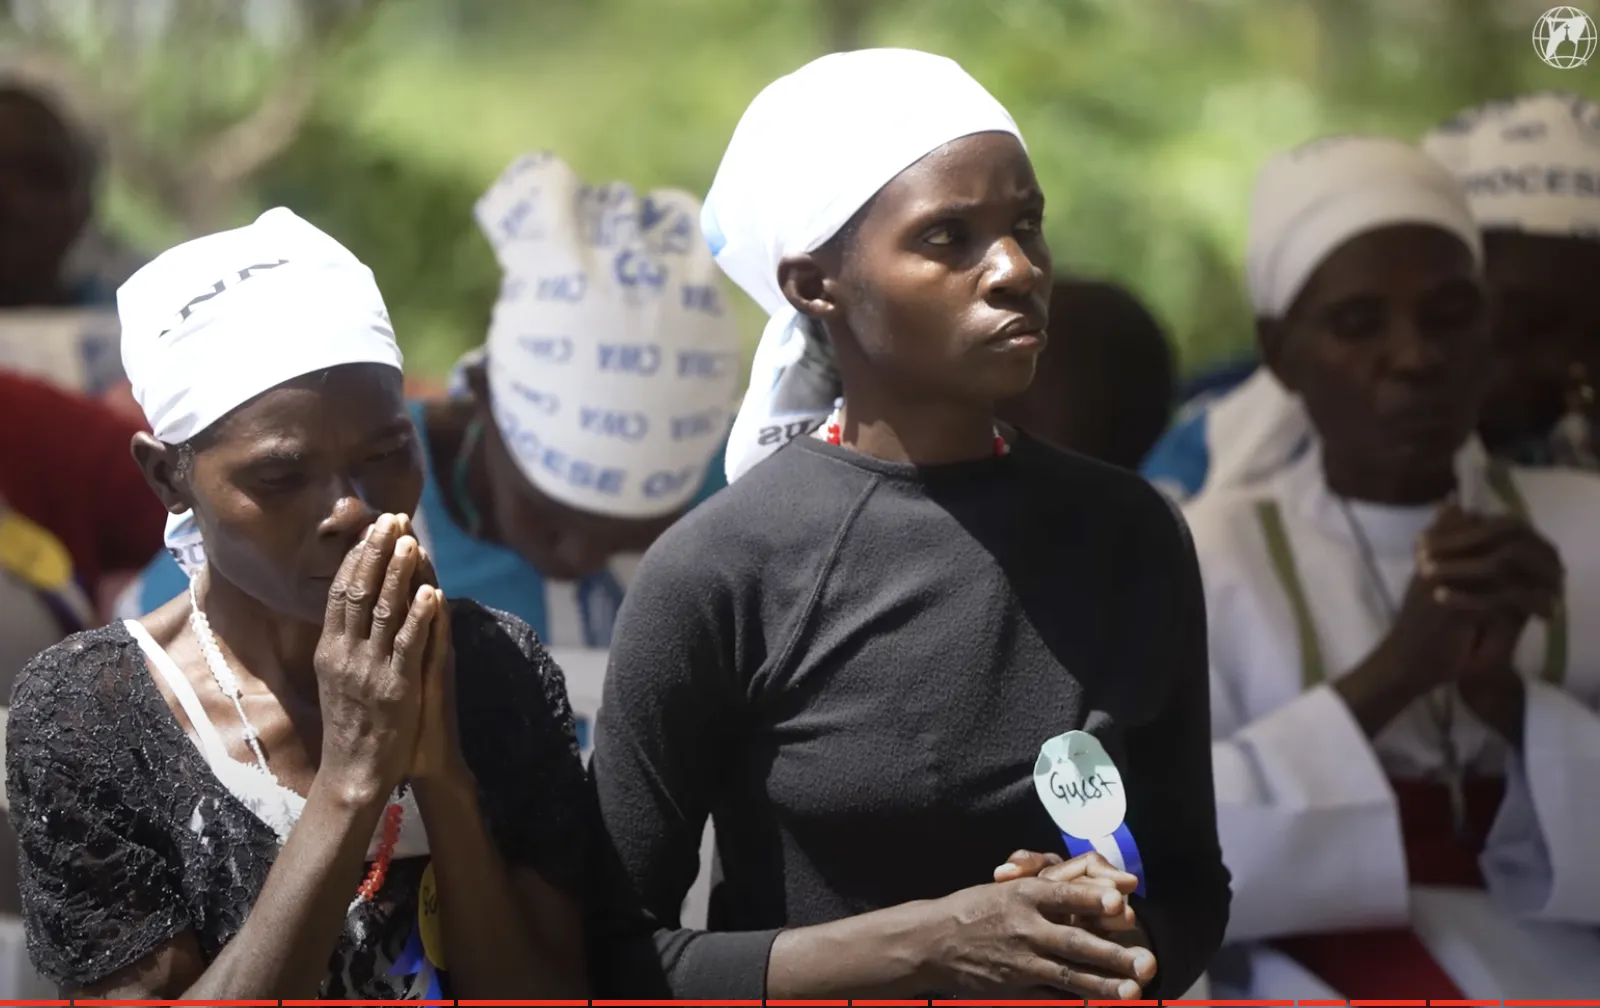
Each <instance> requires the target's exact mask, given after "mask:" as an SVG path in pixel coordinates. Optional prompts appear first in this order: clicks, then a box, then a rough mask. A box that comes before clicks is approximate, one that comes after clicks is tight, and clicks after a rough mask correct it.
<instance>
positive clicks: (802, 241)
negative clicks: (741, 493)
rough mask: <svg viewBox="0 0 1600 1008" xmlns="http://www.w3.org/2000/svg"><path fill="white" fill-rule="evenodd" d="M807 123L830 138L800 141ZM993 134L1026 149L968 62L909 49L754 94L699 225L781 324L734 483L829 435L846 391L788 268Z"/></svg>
mask: <svg viewBox="0 0 1600 1008" xmlns="http://www.w3.org/2000/svg"><path fill="white" fill-rule="evenodd" d="M818 110H826V115H825V116H824V117H823V118H822V119H818ZM808 123H815V124H820V126H821V129H822V130H823V133H822V134H820V135H819V138H818V139H816V140H814V141H812V142H807V143H796V142H795V136H796V130H799V129H801V128H802V127H804V126H805V125H806V124H808ZM996 132H998V133H1010V134H1012V135H1013V136H1016V137H1017V138H1018V139H1019V140H1020V139H1021V138H1022V135H1021V133H1020V132H1019V131H1018V129H1017V124H1016V123H1015V122H1014V121H1013V120H1012V118H1011V115H1010V113H1008V112H1007V111H1006V110H1005V108H1004V106H1002V105H1001V104H1000V103H999V102H998V101H996V100H995V99H994V98H993V97H992V96H991V95H990V94H989V92H987V91H985V90H984V88H983V86H982V85H981V84H979V83H978V82H977V81H975V80H973V79H972V78H971V77H970V76H968V74H967V73H966V71H964V70H962V69H961V67H960V66H959V65H958V64H956V63H955V62H954V61H952V60H949V59H946V58H944V57H943V56H934V55H930V54H928V53H924V52H917V51H915V50H910V49H866V50H861V51H858V52H848V53H835V54H833V55H831V56H824V57H822V58H821V59H818V60H814V61H813V62H811V63H808V64H806V65H805V66H803V67H801V68H800V69H799V70H796V71H795V72H794V73H791V74H789V75H788V76H786V77H780V78H779V79H778V80H776V81H774V82H773V83H771V84H769V85H767V87H766V88H765V89H764V90H763V91H762V92H761V93H760V94H758V95H756V97H755V100H754V101H752V102H751V103H750V107H749V108H748V109H746V110H745V113H744V116H743V118H741V119H740V120H739V125H738V126H737V127H736V128H735V129H734V131H733V138H732V139H731V140H729V141H728V150H727V152H726V153H725V154H724V155H723V157H722V164H721V166H720V167H719V168H718V169H717V175H716V178H715V180H714V181H713V182H712V183H711V191H710V192H709V193H708V194H707V196H706V205H705V210H704V212H703V214H702V216H701V224H702V228H703V230H704V231H705V235H706V240H707V242H709V243H710V246H711V251H712V253H713V254H714V255H715V256H716V260H717V265H719V266H721V267H722V269H723V271H724V272H725V273H727V274H728V276H729V277H730V278H731V279H732V280H733V282H734V283H736V284H738V285H739V286H740V287H741V288H743V289H744V291H745V293H747V294H749V295H750V297H751V298H753V299H754V300H755V301H756V302H757V303H758V304H759V305H761V307H762V308H763V309H765V310H766V312H767V314H768V315H769V316H771V317H770V318H769V320H768V321H767V325H766V328H765V329H764V330H763V331H762V333H761V342H760V344H759V345H758V346H757V348H756V355H755V361H754V363H753V364H752V367H751V375H750V387H749V389H748V391H747V392H746V393H745V397H744V404H743V405H742V406H741V408H740V410H739V414H738V417H737V419H735V421H734V425H733V433H732V434H731V435H730V437H729V441H728V453H727V475H728V481H729V482H730V483H731V482H732V481H734V480H735V479H737V478H739V476H741V475H743V474H744V473H745V472H747V471H748V470H749V469H750V468H751V467H752V466H754V465H755V464H756V463H757V462H760V461H761V460H762V459H764V458H766V457H767V456H768V455H771V454H772V453H773V452H775V451H777V450H778V449H779V448H780V447H782V446H783V445H784V444H786V443H788V442H789V441H790V440H792V439H793V438H795V437H798V436H801V435H803V434H807V433H810V432H811V431H812V430H814V429H816V428H817V427H818V426H819V425H821V423H822V422H823V421H824V420H825V419H827V417H828V414H829V413H831V412H832V411H833V408H834V406H835V404H836V402H837V401H838V399H839V396H840V395H841V392H842V389H841V388H840V385H839V377H838V373H837V370H836V369H835V367H834V361H833V352H832V350H831V349H830V348H829V347H828V346H827V344H826V343H825V342H824V341H823V340H822V339H821V338H819V336H818V334H817V333H816V332H815V331H814V329H813V327H812V326H811V325H810V324H809V323H808V322H807V321H806V319H804V318H803V317H802V316H801V315H800V313H799V312H797V311H795V309H794V308H793V307H792V306H791V305H790V304H789V302H788V300H787V299H786V298H785V297H784V296H783V291H782V289H780V288H779V286H778V263H779V261H780V260H782V259H783V258H784V257H785V256H789V255H797V254H800V253H804V252H812V251H815V250H816V249H817V248H819V247H820V246H822V245H823V244H824V243H826V242H827V240H828V239H829V238H832V237H833V236H834V235H835V234H836V233H838V231H839V229H840V228H842V227H844V225H845V224H846V223H848V222H849V220H850V218H851V217H853V216H855V213H856V211H857V210H859V209H861V207H862V206H864V205H865V204H866V203H867V201H868V200H870V199H871V198H872V197H873V195H874V194H875V193H877V191H878V190H879V189H882V188H883V187H884V185H886V184H887V183H888V182H889V181H890V180H892V179H893V178H894V177H895V176H896V175H898V174H900V173H901V172H902V171H904V170H905V169H907V168H909V167H910V166H911V165H913V164H915V163H916V162H918V161H920V160H921V159H922V158H923V157H925V156H926V155H928V154H929V153H931V152H933V151H935V150H937V149H938V148H940V147H942V146H944V145H945V144H947V143H950V142H951V141H952V140H959V139H961V138H962V137H965V136H972V135H973V134H975V133H996Z"/></svg>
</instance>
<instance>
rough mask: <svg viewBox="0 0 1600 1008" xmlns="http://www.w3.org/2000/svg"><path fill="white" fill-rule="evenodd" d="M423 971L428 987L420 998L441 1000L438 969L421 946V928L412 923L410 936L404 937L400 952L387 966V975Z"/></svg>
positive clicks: (441, 987)
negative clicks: (404, 943) (403, 946)
mask: <svg viewBox="0 0 1600 1008" xmlns="http://www.w3.org/2000/svg"><path fill="white" fill-rule="evenodd" d="M424 972H425V973H426V974H427V977H428V987H427V990H425V991H423V994H422V1000H424V1001H443V1000H444V999H445V997H444V988H443V986H441V985H440V983H439V971H438V970H437V969H435V968H434V965H433V963H431V962H429V961H428V955H427V952H426V951H424V949H423V947H422V929H421V928H420V927H418V926H417V925H415V924H413V925H412V926H411V937H410V938H408V939H406V946H405V948H403V949H401V950H400V954H399V955H397V956H395V959H394V965H393V966H391V967H389V975H390V976H415V975H416V974H418V973H424Z"/></svg>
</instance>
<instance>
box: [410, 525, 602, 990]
mask: <svg viewBox="0 0 1600 1008" xmlns="http://www.w3.org/2000/svg"><path fill="white" fill-rule="evenodd" d="M399 521H400V526H401V527H402V528H403V529H405V530H406V531H407V532H408V533H409V532H410V530H411V526H410V521H409V519H408V518H406V517H405V516H403V515H402V516H400V518H399ZM420 552H421V551H420V550H419V553H420ZM421 555H422V564H421V566H420V567H419V570H418V577H419V579H420V580H422V581H423V582H424V583H425V584H426V585H430V586H431V585H435V584H436V583H437V581H438V578H437V575H436V574H435V573H434V570H433V565H432V563H431V562H430V561H428V560H427V557H426V554H421ZM432 590H433V591H434V593H435V595H436V596H437V598H438V600H439V604H438V605H437V606H436V607H435V610H434V612H435V614H434V618H433V620H432V621H431V624H430V627H429V631H430V632H429V637H428V654H427V660H426V662H425V663H424V665H423V673H422V701H421V703H422V710H421V715H420V718H419V725H418V734H417V742H416V748H415V755H414V756H413V758H412V762H411V768H410V773H409V779H410V780H411V782H412V784H413V785H414V786H415V787H416V792H417V807H418V808H419V810H420V811H421V812H422V820H423V822H424V823H425V824H426V825H427V829H428V843H429V846H430V848H431V850H432V858H433V870H434V874H435V877H436V879H437V882H438V891H439V917H440V922H441V923H442V925H443V930H444V934H445V935H446V936H447V943H448V947H447V950H446V952H445V960H446V965H447V966H448V968H449V971H450V981H451V986H452V988H453V992H454V993H455V994H456V995H457V996H459V997H466V998H483V999H510V998H518V997H528V996H530V992H539V995H540V996H543V997H584V996H586V995H587V994H588V989H587V986H586V984H585V981H584V979H583V978H584V977H585V975H586V973H587V971H586V969H585V967H584V949H583V929H582V927H581V925H580V924H579V922H580V921H581V916H582V915H581V911H580V909H579V907H578V905H577V902H576V901H575V900H573V899H572V898H571V897H570V896H568V895H566V894H565V893H563V892H561V891H560V890H559V889H556V888H555V887H554V886H552V885H550V884H549V883H547V882H545V881H544V880H543V879H541V878H540V877H539V876H538V874H537V873H536V872H533V871H531V870H528V869H525V868H513V867H510V866H508V865H506V863H505V860H504V858H502V857H501V856H500V851H499V848H498V847H496V846H495V844H494V841H493V839H492V838H491V837H490V836H489V831H488V829H487V828H486V826H485V825H484V817H483V812H482V810H481V809H480V808H479V806H478V786H477V781H476V779H475V778H474V777H473V774H472V771H471V769H470V768H469V767H468V766H467V763H466V760H465V758H464V757H463V756H462V755H461V745H460V740H459V737H458V721H457V718H456V707H455V649H454V648H453V647H452V645H451V640H450V613H449V610H448V608H447V607H446V606H445V605H444V593H443V592H440V591H438V589H437V588H436V587H435V588H432ZM507 879H509V880H510V882H511V885H510V886H509V887H507V886H506V885H505V884H504V883H505V880H507Z"/></svg>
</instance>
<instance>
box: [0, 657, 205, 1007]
mask: <svg viewBox="0 0 1600 1008" xmlns="http://www.w3.org/2000/svg"><path fill="white" fill-rule="evenodd" d="M127 665H128V663H127V662H126V661H124V660H123V654H122V652H121V651H120V649H118V648H117V647H115V646H114V645H111V644H107V643H98V644H93V645H90V646H82V645H81V644H80V643H79V642H77V641H68V642H67V643H65V644H62V645H58V646H57V647H55V648H52V649H50V650H49V651H46V652H44V653H43V654H41V655H40V656H39V657H37V658H35V659H34V660H33V661H32V662H30V663H29V664H28V666H27V667H26V668H25V669H24V671H23V673H22V675H21V676H20V677H19V679H18V687H17V691H16V696H15V697H14V698H13V701H12V707H11V716H10V720H9V722H8V724H7V726H6V746H7V750H6V796H7V798H8V799H9V800H10V803H11V825H12V827H13V828H14V829H15V830H16V832H17V841H18V846H19V847H20V848H21V865H20V873H19V881H20V883H21V888H22V906H23V917H24V920H25V922H26V928H27V936H28V954H29V956H30V957H31V958H32V960H33V964H34V968H35V969H37V970H38V971H39V972H40V973H41V974H43V975H44V976H45V977H47V978H48V979H50V980H53V981H55V982H56V983H57V984H60V985H62V986H63V987H67V988H69V989H77V988H82V987H84V986H86V985H88V984H90V983H94V982H95V981H98V980H100V979H101V978H103V977H106V976H109V975H111V974H113V973H115V972H117V971H118V970H121V969H123V968H125V967H127V966H130V965H132V964H133V963H136V962H138V961H139V960H140V959H143V958H145V957H146V956H148V955H150V954H151V953H153V952H155V951H156V950H157V949H158V948H160V947H161V946H162V945H163V944H164V943H166V942H167V941H168V940H170V939H172V938H174V937H176V936H177V935H179V934H181V933H182V932H184V931H185V930H188V929H189V924H190V922H189V915H188V909H187V903H186V901H185V900H184V898H183V895H182V892H181V889H180V884H181V883H180V881H179V880H178V879H177V878H176V877H175V876H174V874H173V872H172V871H171V864H170V862H169V861H168V859H167V856H166V848H167V846H168V845H167V844H166V843H164V842H163V835H162V834H163V833H164V830H163V829H162V828H161V825H160V823H159V820H155V821H153V819H152V817H151V816H149V815H146V814H144V813H143V812H142V811H141V809H142V808H144V807H145V806H146V805H147V804H149V803H147V802H146V801H145V800H144V799H145V798H146V797H148V796H147V794H146V792H145V788H146V786H147V783H148V780H149V775H150V774H152V773H154V772H155V770H154V769H153V768H152V767H150V766H148V765H146V766H140V765H138V763H139V762H140V761H139V759H138V757H139V756H141V755H143V753H142V752H141V750H139V749H138V748H137V747H126V748H122V749H120V750H119V749H117V747H115V746H107V745H104V744H101V743H97V742H96V741H95V739H96V738H98V737H103V734H104V732H105V731H107V730H113V731H114V726H116V725H118V724H119V721H120V719H119V718H118V716H117V715H116V714H115V711H116V710H117V706H118V705H119V701H120V700H123V699H126V697H124V696H123V693H124V692H125V691H126V673H127V672H129V671H130V670H129V669H128V668H127ZM118 680H124V682H119V681H118ZM108 689H109V690H111V691H113V693H112V695H108V694H107V693H106V692H105V690H108ZM108 701H109V704H108ZM128 706H131V705H128ZM128 706H124V707H122V709H124V710H126V709H128ZM119 755H120V759H119V758H118V756H119ZM142 782H143V783H142Z"/></svg>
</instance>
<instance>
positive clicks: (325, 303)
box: [7, 210, 586, 1000]
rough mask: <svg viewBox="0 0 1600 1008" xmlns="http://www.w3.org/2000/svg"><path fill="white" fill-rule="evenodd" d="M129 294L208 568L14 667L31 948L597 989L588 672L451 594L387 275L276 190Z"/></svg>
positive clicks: (175, 492)
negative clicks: (438, 568)
mask: <svg viewBox="0 0 1600 1008" xmlns="http://www.w3.org/2000/svg"><path fill="white" fill-rule="evenodd" d="M119 308H120V313H121V317H122V325H123V357H124V362H125V365H126V367H127V371H128V374H129V377H130V379H131V381H132V383H133V388H134V392H135V395H136V397H137V398H138V399H139V402H140V404H141V406H142V407H143V408H144V410H145V411H146V414H147V415H148V418H149V420H150V423H151V428H152V430H153V436H152V435H140V436H139V437H137V438H136V439H135V444H134V453H135V455H136V457H137V458H138V460H139V463H140V465H141V467H142V468H143V470H144V472H145V475H146V478H147V481H148V482H149V484H150V486H151V487H152V488H153V489H154V491H155V492H156V494H157V495H158V496H159V497H160V498H161V500H162V502H163V504H165V505H166V506H167V508H168V510H169V511H172V512H173V513H177V512H178V511H181V510H185V509H192V511H193V513H194V515H195V517H196V520H197V522H198V525H199V527H200V529H201V531H202V534H203V537H204V544H205V556H206V563H205V566H204V567H202V568H201V569H200V570H199V571H198V572H197V573H196V575H195V577H194V580H193V582H192V583H191V586H190V590H189V591H188V592H187V593H186V594H185V595H183V596H180V597H179V598H177V599H174V600H173V601H172V602H171V603H169V604H167V605H166V606H163V607H162V608H161V609H158V610H156V611H155V612H153V613H151V614H150V615H149V616H147V617H145V618H144V619H143V620H140V621H132V620H130V621H126V622H124V623H119V624H113V625H111V626H107V627H103V628H101V629H98V630H93V631H89V632H87V633H83V634H78V635H76V636H74V637H72V638H69V639H68V640H67V641H66V642H64V643H62V644H60V645H58V646H56V647H54V648H51V649H50V650H48V651H46V652H44V653H43V654H41V655H40V656H39V657H38V658H36V659H35V660H34V661H33V662H32V663H31V664H30V665H29V666H28V668H27V669H26V670H25V671H24V673H23V675H22V677H21V679H20V681H19V683H18V686H17V690H16V699H15V703H14V706H13V707H12V715H11V721H10V726H9V735H8V744H9V750H8V754H7V774H8V792H9V796H10V799H11V815H12V820H13V822H14V824H15V825H16V828H17V830H18V833H19V837H20V843H21V846H22V850H23V866H22V879H21V881H22V890H23V906H24V913H25V917H26V922H27V928H28V936H29V948H30V952H31V954H32V956H33V959H34V962H35V965H36V966H37V967H38V969H39V970H40V971H41V972H42V973H44V974H45V975H46V976H49V977H50V978H52V979H54V980H56V981H57V982H58V983H59V984H61V985H62V987H63V988H65V989H66V990H69V991H71V992H72V993H73V994H76V995H79V996H89V997H118V998H171V999H178V998H182V999H199V1000H221V999H235V998H310V997H323V998H365V999H394V998H422V997H427V998H438V997H445V998H450V997H478V998H511V997H540V996H546V997H548V996H561V995H565V996H572V995H574V994H580V995H581V994H582V993H584V991H585V988H586V983H585V981H584V978H583V973H584V967H583V962H584V956H583V948H582V940H581V926H580V917H581V914H580V912H579V910H578V903H577V900H576V898H575V896H574V895H573V894H575V893H576V892H577V891H578V889H579V886H580V882H581V875H582V852H583V849H584V831H583V829H582V823H583V822H584V819H583V816H582V814H581V811H580V810H581V809H582V808H583V807H584V801H585V795H584V792H583V771H582V767H581V765H580V763H579V761H578V755H577V747H576V743H575V740H574V738H573V732H572V713H571V710H570V708H569V707H568V704H567V699H566V694H565V689H564V686H563V683H562V678H561V674H560V672H559V670H558V669H556V668H555V666H554V665H553V664H552V663H551V662H550V660H549V658H548V657H547V656H546V655H545V654H544V651H543V649H542V648H541V646H540V645H539V643H538V641H537V639H536V638H535V637H534V635H533V634H532V632H531V631H529V630H528V628H527V626H526V625H525V624H523V623H522V622H521V621H519V620H516V619H515V618H513V617H509V616H506V615H505V614H502V613H497V612H493V611H491V610H487V609H484V608H482V607H480V606H478V605H477V604H476V603H472V602H467V601H459V600H457V601H448V602H447V600H446V599H445V598H444V596H443V594H442V593H440V592H439V590H438V589H437V587H436V580H435V577H434V573H433V570H432V566H431V563H430V561H429V559H428V557H427V555H426V554H425V553H424V552H423V550H422V549H421V548H420V547H419V545H418V543H417V540H416V538H415V536H414V535H413V532H412V529H411V527H410V522H409V519H408V518H407V517H406V516H407V515H408V514H409V513H411V512H412V510H413V509H414V508H415V507H416V503H417V499H418V495H419V493H420V490H421V485H422V479H423V476H422V466H421V459H420V454H419V448H418V441H417V435H416V432H415V429H414V428H413V426H412V423H411V420H410V418H409V416H408V415H407V413H406V409H405V403H404V401H403V398H402V392H403V385H402V379H401V370H400V363H401V360H400V353H399V350H398V348H397V347H396V345H395V342H394V335H393V333H392V331H391V330H390V327H389V320H388V315H387V313H386V311H385V310H384V307H383V302H382V299H381V297H380V295H379V293H378V291H377V288H376V285H375V284H374V283H373V279H372V275H371V273H370V271H368V270H367V269H366V267H364V266H362V265H361V264H360V263H359V262H358V261H356V259H355V258H354V257H353V256H351V255H350V253H349V252H348V251H346V250H345V249H344V248H342V247H341V246H340V245H338V243H336V242H335V241H333V240H332V239H331V238H329V237H328V236H326V235H324V234H322V233H321V232H319V231H317V230H316V229H315V228H313V227H311V226H310V225H308V224H306V223H305V222H304V221H301V220H300V219H299V218H297V217H295V216H294V215H293V214H291V213H289V212H288V211H285V210H273V211H269V212H268V213H266V214H264V215H263V216H262V217H261V218H260V219H259V220H257V221H256V222H255V223H254V224H252V225H250V226H248V227H244V228H240V229H238V230H235V231H229V232H224V233H222V234H217V235H212V236H210V237H207V238H201V239H198V240H196V241H192V242H189V243H187V244H185V245H181V246H179V247H177V248H175V249H172V250H170V251H169V252H167V253H166V254H164V255H162V256H161V257H159V258H158V259H157V260H155V262H153V263H151V264H150V265H149V266H147V267H146V268H145V269H143V270H141V271H140V272H139V273H138V274H136V275H135V276H134V277H133V278H132V279H131V280H129V281H128V283H127V284H126V285H125V286H124V287H123V289H122V290H121V291H120V292H119ZM458 669H460V670H463V671H464V672H467V673H469V674H463V675H460V676H459V677H458V675H457V670H458Z"/></svg>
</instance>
